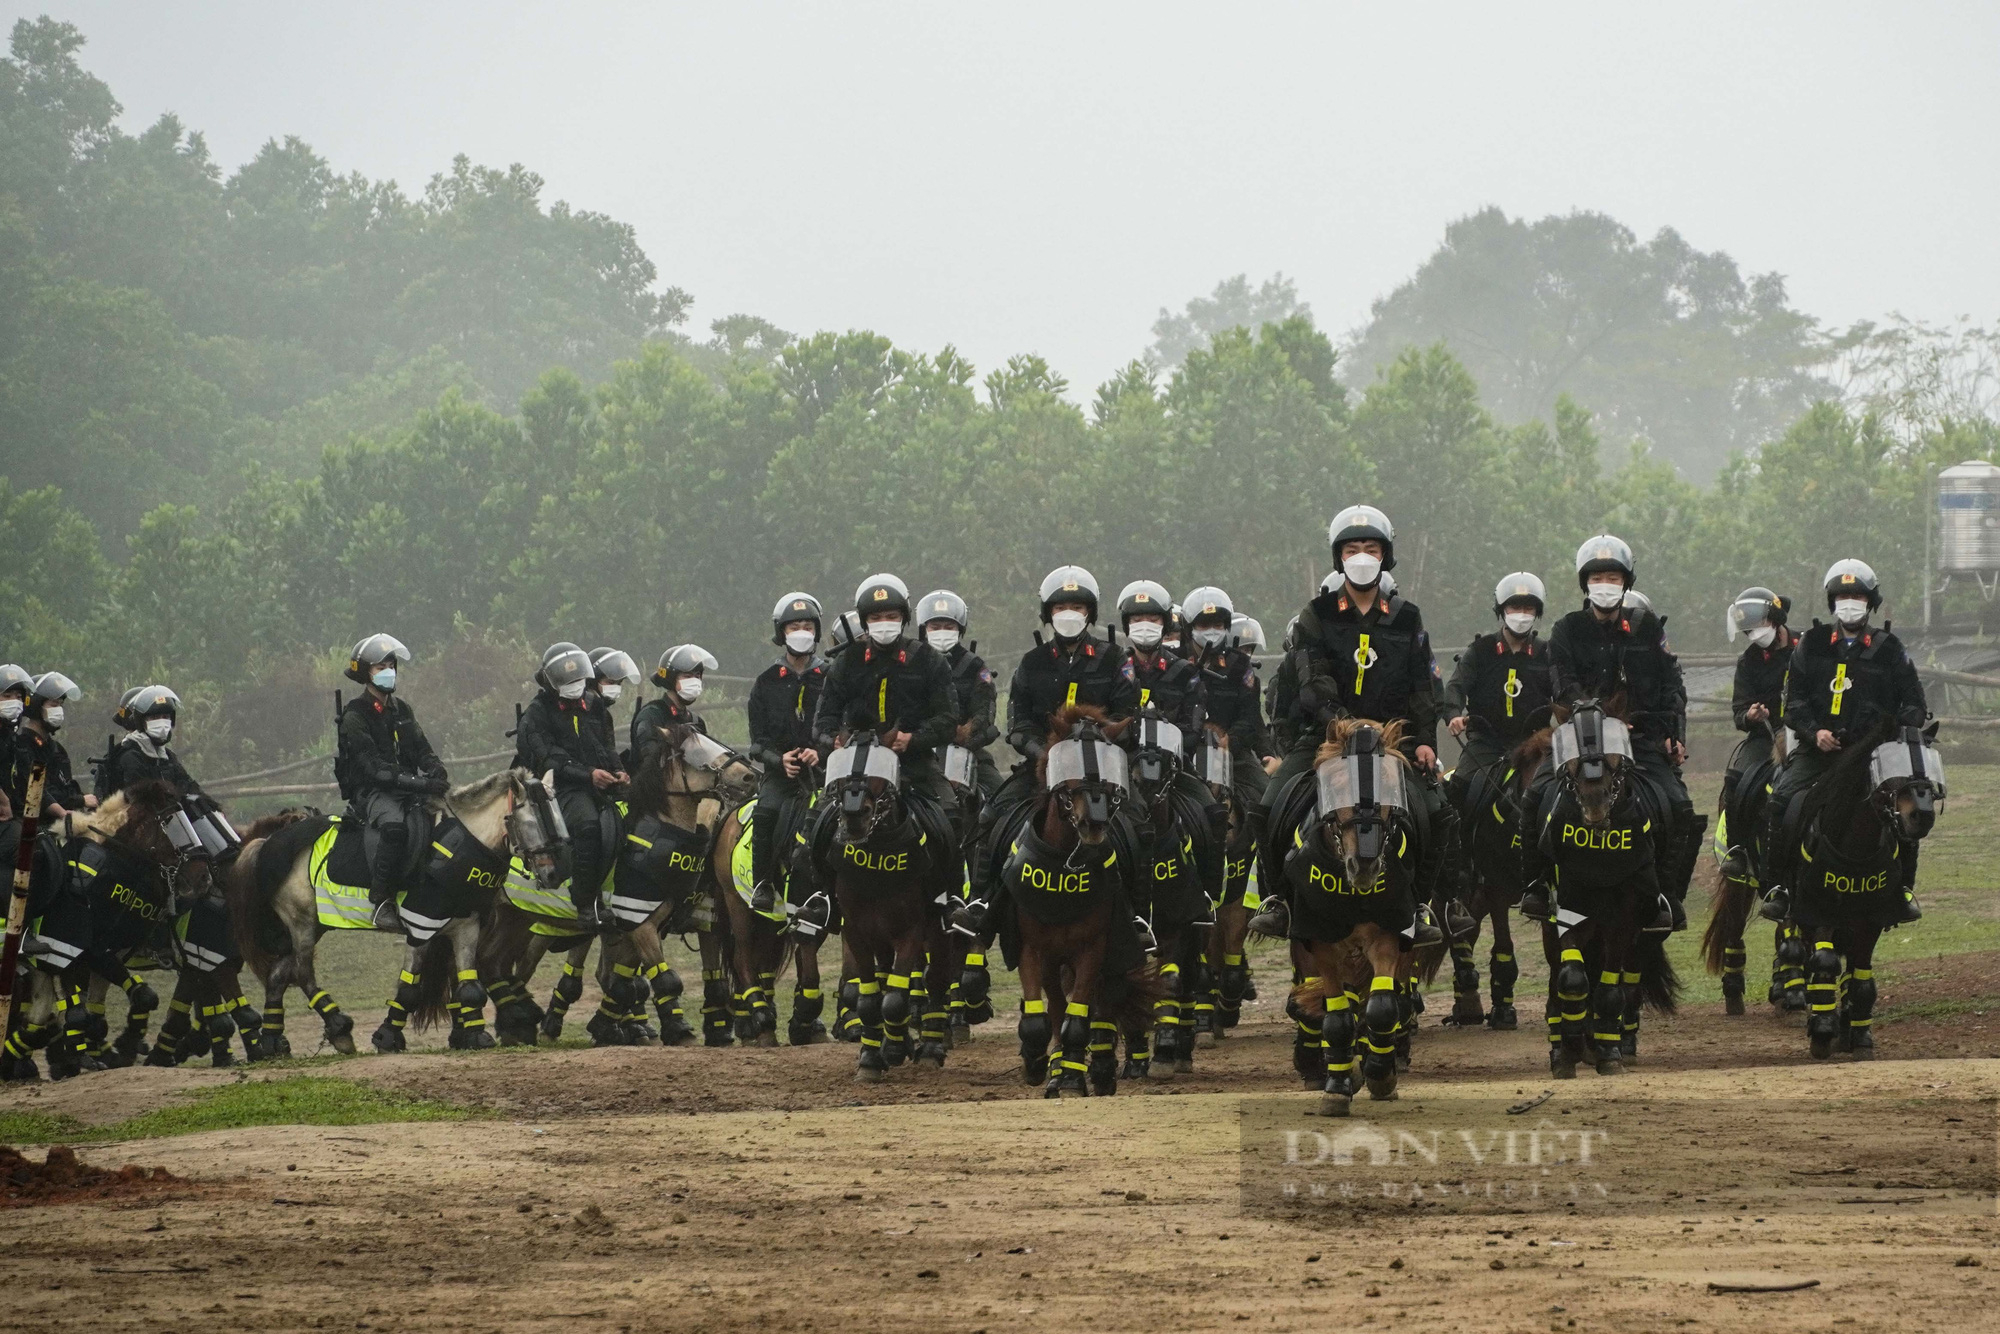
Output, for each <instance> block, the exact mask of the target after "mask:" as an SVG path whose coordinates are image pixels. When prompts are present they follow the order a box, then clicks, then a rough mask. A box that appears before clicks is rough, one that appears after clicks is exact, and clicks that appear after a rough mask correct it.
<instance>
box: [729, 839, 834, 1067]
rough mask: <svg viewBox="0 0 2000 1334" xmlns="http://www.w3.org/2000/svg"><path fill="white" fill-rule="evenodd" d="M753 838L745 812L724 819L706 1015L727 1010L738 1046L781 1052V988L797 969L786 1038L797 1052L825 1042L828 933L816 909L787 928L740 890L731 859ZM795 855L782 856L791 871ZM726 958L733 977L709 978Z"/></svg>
mask: <svg viewBox="0 0 2000 1334" xmlns="http://www.w3.org/2000/svg"><path fill="white" fill-rule="evenodd" d="M753 818H755V817H753ZM747 832H748V826H747V825H746V824H745V823H744V821H743V811H742V808H741V807H738V808H737V809H734V810H731V811H730V812H729V813H728V815H726V816H724V817H723V821H722V836H721V837H720V838H719V839H718V840H717V842H716V855H715V858H714V893H715V898H716V902H717V904H718V905H720V912H719V914H718V916H719V917H720V919H721V921H720V922H719V923H718V928H717V930H716V931H715V932H713V933H704V935H703V939H702V944H703V964H702V972H703V974H704V977H703V1000H702V1008H703V1012H704V1013H707V1012H709V1010H710V1009H711V1008H712V1007H716V1006H720V1005H725V1004H726V1005H727V1006H728V1007H729V1011H730V1013H731V1014H732V1015H733V1018H734V1022H735V1036H736V1038H737V1039H738V1040H740V1041H742V1042H746V1043H755V1044H756V1045H757V1046H760V1047H775V1046H777V1045H778V1031H777V1030H778V996H777V989H776V988H777V982H778V979H779V977H781V976H782V975H783V974H784V970H785V965H786V964H787V963H792V964H794V965H795V966H796V967H797V969H798V985H797V988H796V989H795V991H794V993H793V996H792V1017H791V1021H790V1024H789V1026H788V1029H787V1033H786V1036H787V1037H788V1038H789V1040H790V1042H791V1044H792V1045H793V1046H795V1047H803V1046H809V1045H812V1044H815V1043H820V1042H825V1041H827V1040H828V1038H827V1035H826V1026H825V1025H824V1024H822V1023H821V1022H819V1017H820V1015H821V1013H822V1012H823V1011H824V1009H825V1006H826V998H825V996H824V994H823V992H822V990H821V987H820V971H819V949H820V946H821V944H822V943H824V941H825V932H824V931H823V930H820V926H821V925H822V924H821V923H820V922H819V920H818V918H819V913H818V912H817V907H818V905H811V909H812V910H811V911H807V912H806V913H805V916H806V918H807V919H808V920H807V922H806V924H805V925H804V926H802V927H800V926H799V924H798V923H797V922H796V921H794V922H793V923H792V924H790V925H788V924H787V922H786V921H785V920H783V919H776V918H773V917H770V916H766V915H765V914H763V913H759V912H755V911H753V910H752V909H751V907H750V904H749V902H748V901H747V900H745V898H744V897H743V895H742V893H741V892H739V890H738V889H737V886H736V867H735V864H734V860H733V858H732V856H731V854H732V853H733V852H734V850H735V849H736V848H737V846H738V845H739V844H741V843H742V841H743V839H744V837H745V835H746V833H747ZM789 852H790V850H789V849H785V850H781V851H780V853H779V856H780V858H781V860H782V862H783V864H784V865H785V866H786V867H787V868H791V867H792V866H793V861H792V858H791V856H790V855H788V854H789ZM792 874H796V872H793V873H792ZM802 879H803V878H802ZM790 882H791V874H787V875H786V876H785V883H786V884H787V885H789V884H790ZM787 893H788V894H789V889H788V890H787ZM781 903H782V900H781ZM809 903H810V899H808V902H807V903H802V904H800V905H799V907H800V908H801V909H806V908H807V907H808V904H809ZM794 927H799V929H793V928H794ZM711 934H713V935H714V936H715V955H714V962H715V966H714V967H711V965H710V962H709V960H710V955H709V948H708V947H709V943H710V942H709V936H710V935H711ZM725 952H726V957H727V965H726V966H727V970H728V974H729V975H728V977H726V978H714V977H710V976H708V974H710V973H713V972H717V971H720V970H721V967H722V966H723V960H724V955H725Z"/></svg>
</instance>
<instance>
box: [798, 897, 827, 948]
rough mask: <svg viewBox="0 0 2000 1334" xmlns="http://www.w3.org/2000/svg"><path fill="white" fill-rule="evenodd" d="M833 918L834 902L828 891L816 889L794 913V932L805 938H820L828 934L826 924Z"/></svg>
mask: <svg viewBox="0 0 2000 1334" xmlns="http://www.w3.org/2000/svg"><path fill="white" fill-rule="evenodd" d="M832 920H833V904H832V902H831V901H830V900H829V899H828V898H827V897H826V891H824V890H814V891H813V892H812V894H811V895H810V896H808V897H807V899H806V901H805V902H804V903H801V904H800V905H799V910H798V911H797V912H796V913H793V914H792V932H793V934H795V935H797V936H799V937H800V938H801V939H804V940H818V939H819V938H820V937H821V936H823V935H825V934H826V924H827V923H828V922H830V921H832Z"/></svg>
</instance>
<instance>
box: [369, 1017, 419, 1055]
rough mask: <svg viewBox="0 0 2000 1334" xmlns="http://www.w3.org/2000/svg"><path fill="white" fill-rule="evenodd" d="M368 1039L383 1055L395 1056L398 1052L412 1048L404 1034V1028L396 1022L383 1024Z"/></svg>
mask: <svg viewBox="0 0 2000 1334" xmlns="http://www.w3.org/2000/svg"><path fill="white" fill-rule="evenodd" d="M368 1041H369V1043H370V1044H371V1045H372V1046H373V1047H374V1048H375V1050H376V1051H377V1052H378V1053H380V1054H381V1055H383V1056H393V1055H395V1054H396V1053H397V1052H403V1051H408V1050H409V1049H410V1044H409V1041H408V1040H407V1039H406V1038H404V1036H403V1030H402V1029H400V1028H397V1027H396V1026H395V1025H394V1024H384V1025H382V1026H381V1027H380V1028H378V1029H376V1030H375V1032H374V1033H373V1034H371V1035H370V1036H369V1038H368Z"/></svg>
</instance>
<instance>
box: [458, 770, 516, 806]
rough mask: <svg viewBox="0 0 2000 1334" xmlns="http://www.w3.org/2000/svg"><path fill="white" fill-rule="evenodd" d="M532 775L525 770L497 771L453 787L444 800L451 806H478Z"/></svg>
mask: <svg viewBox="0 0 2000 1334" xmlns="http://www.w3.org/2000/svg"><path fill="white" fill-rule="evenodd" d="M533 777H534V775H533V774H531V773H529V772H528V771H527V770H526V769H499V770H496V771H494V772H493V773H490V774H488V775H486V777H484V778H475V779H473V780H472V781H471V782H470V783H467V784H466V785H465V786H463V787H455V788H453V789H452V790H451V793H450V795H449V796H448V797H446V800H447V801H449V802H450V803H451V804H452V805H454V806H457V805H466V806H479V805H484V804H485V803H487V802H489V801H492V800H494V799H495V798H497V797H498V796H499V795H500V793H501V792H502V791H503V790H506V789H509V788H513V787H515V786H517V785H518V784H521V783H525V782H527V781H528V780H529V779H531V778H533Z"/></svg>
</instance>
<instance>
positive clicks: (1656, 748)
mask: <svg viewBox="0 0 2000 1334" xmlns="http://www.w3.org/2000/svg"><path fill="white" fill-rule="evenodd" d="M1634 574H1635V568H1634V564H1633V560H1632V548H1631V547H1630V546H1628V545H1627V544H1626V543H1625V542H1624V541H1623V540H1622V539H1620V538H1617V537H1614V536H1612V535H1611V534H1609V533H1603V534H1599V535H1598V536H1596V537H1593V538H1590V539H1589V540H1587V541H1585V542H1584V544H1583V545H1582V546H1580V547H1578V548H1577V550H1576V582H1577V587H1578V588H1579V589H1581V590H1582V592H1583V595H1584V598H1585V599H1586V602H1585V605H1584V606H1583V607H1581V608H1579V609H1578V610H1576V611H1573V612H1571V613H1569V614H1568V615H1567V616H1564V617H1563V618H1562V619H1561V620H1560V621H1557V622H1556V625H1555V629H1554V630H1553V631H1551V632H1550V635H1549V677H1550V685H1551V687H1552V688H1553V691H1554V697H1555V702H1556V703H1558V704H1561V705H1564V706H1565V707H1568V706H1573V705H1575V704H1576V702H1577V701H1578V700H1582V699H1597V700H1603V699H1608V698H1610V697H1611V696H1612V695H1614V694H1616V693H1618V692H1619V691H1620V690H1623V691H1624V692H1625V704H1626V711H1627V713H1628V714H1630V719H1631V729H1632V750H1633V762H1634V765H1635V767H1636V768H1637V770H1638V773H1639V775H1640V777H1641V778H1642V779H1643V780H1644V781H1645V782H1646V783H1647V784H1648V785H1649V786H1651V788H1652V789H1653V792H1654V796H1655V798H1656V800H1657V802H1658V806H1659V808H1660V809H1662V810H1664V811H1666V812H1667V819H1665V820H1664V821H1662V822H1661V825H1660V828H1659V829H1658V833H1657V834H1656V836H1655V838H1654V855H1655V857H1656V858H1657V859H1658V864H1659V868H1660V886H1661V889H1662V890H1663V892H1664V895H1665V898H1666V903H1665V904H1664V905H1663V911H1662V915H1661V917H1660V918H1659V919H1657V920H1656V921H1654V922H1653V923H1652V925H1651V926H1650V927H1649V928H1648V929H1651V930H1666V929H1671V930H1675V931H1678V930H1680V929H1681V928H1683V927H1685V926H1686V925H1687V914H1686V911H1685V910H1684V909H1683V908H1682V906H1681V900H1682V899H1683V898H1685V897H1686V895H1687V886H1688V878H1689V877H1690V876H1691V875H1692V874H1693V873H1694V864H1695V859H1696V857H1698V856H1699V855H1700V851H1701V826H1700V825H1698V824H1697V823H1696V822H1695V814H1694V803H1692V802H1691V801H1689V800H1688V794H1687V788H1686V786H1685V785H1684V784H1683V783H1682V782H1681V775H1680V765H1681V762H1682V761H1683V760H1685V759H1686V758H1687V746H1686V742H1685V738H1686V734H1687V691H1686V688H1685V686H1684V685H1683V683H1682V679H1681V668H1680V661H1679V659H1677V658H1675V657H1674V655H1673V650H1672V649H1670V648H1669V647H1668V646H1667V633H1666V626H1665V623H1664V622H1663V621H1661V619H1660V618H1659V617H1658V616H1656V615H1654V614H1653V612H1652V611H1651V610H1650V604H1649V603H1648V604H1635V605H1631V606H1628V605H1627V595H1628V593H1630V591H1631V589H1632V582H1633V578H1634ZM1521 911H1522V912H1523V913H1525V914H1527V915H1528V916H1530V917H1536V918H1545V917H1547V915H1548V900H1547V898H1546V896H1545V894H1544V893H1543V889H1542V886H1541V885H1540V884H1539V883H1538V884H1535V885H1531V886H1530V887H1529V890H1528V892H1527V893H1526V894H1524V895H1523V896H1522V899H1521Z"/></svg>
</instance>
